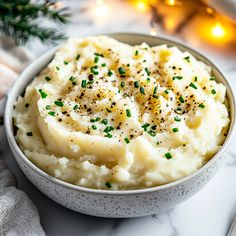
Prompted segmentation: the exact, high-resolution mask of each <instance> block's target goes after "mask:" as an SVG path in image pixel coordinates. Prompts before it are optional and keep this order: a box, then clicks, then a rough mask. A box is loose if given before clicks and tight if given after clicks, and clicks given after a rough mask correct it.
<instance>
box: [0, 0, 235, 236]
mask: <svg viewBox="0 0 236 236" xmlns="http://www.w3.org/2000/svg"><path fill="white" fill-rule="evenodd" d="M108 2H109V3H110V4H111V5H112V6H113V8H112V9H111V15H110V16H109V18H104V19H103V20H102V21H101V22H99V21H98V19H95V17H94V14H93V12H92V10H89V9H88V6H93V3H94V1H92V0H91V1H75V0H74V1H67V2H66V4H68V5H69V6H71V7H72V8H71V9H72V10H73V15H72V22H71V24H70V25H69V27H68V28H67V32H68V35H70V36H81V35H89V34H95V33H107V32H115V31H126V32H127V31H128V32H142V33H149V29H150V28H149V20H150V17H149V16H145V15H144V14H143V13H138V12H136V13H135V14H134V13H133V14H131V13H130V12H132V11H133V10H132V9H131V7H129V6H128V5H126V3H125V1H124V2H123V3H121V2H120V1H108ZM90 9H91V8H90ZM114 12H115V14H114ZM30 48H31V50H32V51H33V52H34V53H35V54H36V55H39V54H41V53H42V52H43V51H45V50H47V48H48V47H47V46H45V45H41V44H40V43H38V42H35V41H34V42H33V43H31V45H30ZM204 52H205V53H207V54H208V55H209V57H211V58H212V59H213V61H214V62H216V63H217V64H218V65H219V67H220V68H222V69H223V70H224V71H225V73H226V75H227V78H228V81H229V82H230V84H231V85H232V86H233V88H234V90H236V59H235V58H236V55H235V57H234V59H232V57H229V56H228V55H227V54H224V53H220V54H219V53H217V52H213V51H211V52H210V51H207V50H204ZM0 129H1V131H2V130H3V127H1V126H0ZM0 133H2V132H0ZM235 141H236V140H235V139H234V140H233V142H232V144H231V145H230V147H229V149H228V151H227V153H226V154H225V164H224V165H223V167H222V168H221V169H220V170H219V172H218V173H217V174H216V176H215V177H214V178H213V179H212V180H211V181H210V182H209V184H208V185H207V186H206V187H204V188H203V189H202V190H201V191H200V192H199V193H197V194H196V195H195V196H193V197H192V198H191V199H189V200H187V201H186V202H184V203H182V204H179V205H178V206H176V207H175V208H173V209H172V210H169V211H168V212H166V213H165V214H162V215H153V216H148V217H142V218H135V219H104V218H96V217H91V216H86V215H82V214H79V213H76V212H73V211H71V210H68V209H66V208H64V207H62V206H60V205H58V204H57V203H55V202H53V201H52V200H50V199H49V198H47V197H46V196H45V195H43V194H42V193H41V192H39V191H38V190H37V189H36V188H35V187H34V186H33V185H32V184H31V183H30V182H29V181H28V180H27V179H26V177H25V176H24V175H23V173H22V172H21V170H20V169H19V167H18V165H17V163H16V161H15V160H14V157H13V156H12V154H11V152H10V150H9V147H8V145H7V143H6V140H5V137H4V135H3V136H2V137H1V141H0V145H1V147H2V149H3V150H2V151H0V156H1V157H3V158H4V159H5V160H6V162H7V164H8V166H9V168H10V169H11V170H12V171H13V172H14V174H15V175H16V178H17V180H18V186H19V188H21V189H23V190H24V191H25V192H26V193H27V194H28V195H29V197H30V198H31V199H32V201H33V202H34V203H35V205H36V206H37V208H38V210H39V213H40V217H41V223H42V225H43V227H44V229H45V232H46V234H47V235H49V236H60V235H69V236H70V235H79V236H80V235H81V236H108V235H110V236H132V235H135V236H143V235H146V236H152V235H153V236H154V235H155V236H157V235H158V236H199V235H201V236H224V235H226V234H227V231H228V229H229V226H230V224H231V221H232V219H233V216H234V215H235V214H236V187H235V186H236V185H235V181H236V146H235V145H234V143H235Z"/></svg>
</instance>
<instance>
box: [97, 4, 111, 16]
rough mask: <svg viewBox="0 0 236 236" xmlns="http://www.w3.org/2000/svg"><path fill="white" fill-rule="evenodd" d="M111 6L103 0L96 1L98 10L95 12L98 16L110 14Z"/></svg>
mask: <svg viewBox="0 0 236 236" xmlns="http://www.w3.org/2000/svg"><path fill="white" fill-rule="evenodd" d="M108 12H109V8H108V6H107V5H106V4H105V3H104V1H103V0H97V1H96V10H95V14H96V16H97V17H104V16H106V15H107V14H108Z"/></svg>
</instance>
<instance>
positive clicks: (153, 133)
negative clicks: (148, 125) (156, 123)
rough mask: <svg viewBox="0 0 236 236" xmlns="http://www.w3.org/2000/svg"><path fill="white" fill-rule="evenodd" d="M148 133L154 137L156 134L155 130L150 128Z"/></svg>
mask: <svg viewBox="0 0 236 236" xmlns="http://www.w3.org/2000/svg"><path fill="white" fill-rule="evenodd" d="M148 134H149V135H151V136H152V137H155V136H156V133H155V132H154V131H153V130H149V131H148Z"/></svg>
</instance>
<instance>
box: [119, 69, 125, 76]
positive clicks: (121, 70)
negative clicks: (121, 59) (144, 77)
mask: <svg viewBox="0 0 236 236" xmlns="http://www.w3.org/2000/svg"><path fill="white" fill-rule="evenodd" d="M118 72H119V74H120V75H124V74H125V69H124V68H123V67H119V68H118Z"/></svg>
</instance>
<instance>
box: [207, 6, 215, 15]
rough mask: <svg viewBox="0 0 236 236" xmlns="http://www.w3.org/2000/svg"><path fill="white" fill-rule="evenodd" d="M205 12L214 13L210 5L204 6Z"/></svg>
mask: <svg viewBox="0 0 236 236" xmlns="http://www.w3.org/2000/svg"><path fill="white" fill-rule="evenodd" d="M206 12H207V13H208V14H210V15H211V14H213V13H214V10H213V9H212V8H210V7H207V8H206Z"/></svg>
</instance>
